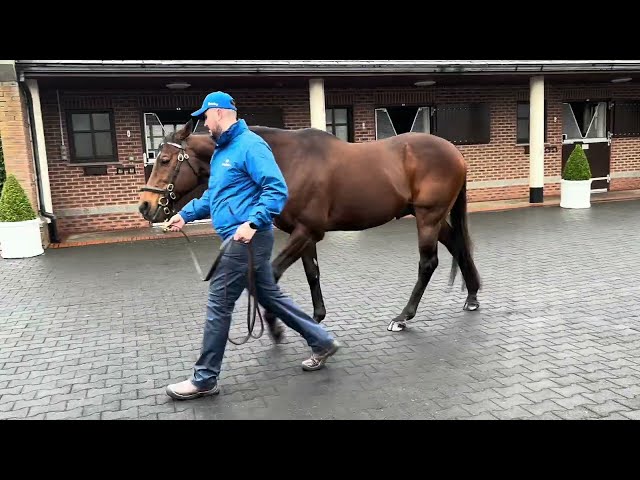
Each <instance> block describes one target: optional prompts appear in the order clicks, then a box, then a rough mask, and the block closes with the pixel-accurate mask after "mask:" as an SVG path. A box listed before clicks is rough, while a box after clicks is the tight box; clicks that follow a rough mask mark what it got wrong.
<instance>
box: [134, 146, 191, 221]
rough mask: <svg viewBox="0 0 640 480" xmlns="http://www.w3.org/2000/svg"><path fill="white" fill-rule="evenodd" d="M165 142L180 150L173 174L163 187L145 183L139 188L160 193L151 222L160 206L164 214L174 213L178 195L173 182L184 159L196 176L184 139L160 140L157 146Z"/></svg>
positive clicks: (142, 190) (143, 190) (160, 147)
mask: <svg viewBox="0 0 640 480" xmlns="http://www.w3.org/2000/svg"><path fill="white" fill-rule="evenodd" d="M165 143H166V144H167V145H171V146H172V147H176V148H177V149H179V150H180V152H179V153H178V163H177V164H176V168H175V169H174V170H173V174H172V175H171V178H170V179H169V183H168V184H167V186H166V187H165V188H156V187H148V186H146V185H145V186H144V187H142V188H140V191H141V192H152V193H159V194H161V196H160V197H159V198H158V208H157V209H156V213H155V214H154V215H153V219H152V222H153V221H155V219H156V216H157V215H158V212H160V207H162V209H163V211H164V213H165V214H166V215H171V214H172V213H175V209H174V203H175V201H176V200H178V196H177V195H176V192H175V191H174V189H175V185H174V182H175V181H176V179H177V178H178V174H179V173H180V167H181V166H182V164H183V162H184V161H185V160H186V163H187V165H189V168H190V169H191V171H192V172H193V174H194V175H195V176H196V178H197V177H198V174H197V173H196V170H195V169H194V168H193V165H191V163H190V162H189V154H188V153H187V152H186V150H187V144H186V143H185V142H184V141H182V144H180V145H179V144H177V143H174V142H162V143H161V144H160V145H159V146H158V148H159V149H162V146H163V145H164V144H165Z"/></svg>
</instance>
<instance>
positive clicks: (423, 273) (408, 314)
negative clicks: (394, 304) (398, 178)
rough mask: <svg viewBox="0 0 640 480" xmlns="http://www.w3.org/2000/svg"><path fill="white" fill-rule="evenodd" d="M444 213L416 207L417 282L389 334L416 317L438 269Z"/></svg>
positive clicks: (434, 209)
mask: <svg viewBox="0 0 640 480" xmlns="http://www.w3.org/2000/svg"><path fill="white" fill-rule="evenodd" d="M444 215H445V213H444V211H443V209H442V208H439V207H431V208H425V207H417V206H416V223H417V225H418V249H419V252H420V262H419V264H418V280H417V282H416V284H415V286H414V287H413V292H411V297H410V298H409V302H408V303H407V305H406V306H405V307H404V309H403V310H402V313H400V315H398V316H397V317H396V318H394V319H393V320H392V321H391V322H390V323H389V326H388V327H387V330H389V331H390V332H400V331H402V330H404V329H405V327H406V326H407V323H406V322H407V320H411V319H412V318H413V317H414V316H415V315H416V310H417V309H418V304H419V303H420V299H421V298H422V295H423V294H424V291H425V289H426V288H427V285H428V284H429V280H431V276H432V275H433V272H434V271H435V269H436V268H437V267H438V233H439V230H440V227H441V222H442V218H443V217H444Z"/></svg>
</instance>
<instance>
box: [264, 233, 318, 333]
mask: <svg viewBox="0 0 640 480" xmlns="http://www.w3.org/2000/svg"><path fill="white" fill-rule="evenodd" d="M311 242H312V240H311V238H310V237H309V235H308V234H307V232H306V229H305V228H303V227H301V226H298V227H296V228H295V229H294V230H293V232H291V235H290V236H289V239H288V240H287V244H286V245H285V246H284V248H283V249H282V251H281V252H280V253H279V254H278V256H277V257H276V258H275V259H274V260H273V262H271V269H272V270H273V277H274V279H275V281H276V283H278V282H279V281H280V278H281V277H282V275H283V274H284V272H285V271H286V270H287V268H289V267H290V266H291V265H293V264H294V263H295V262H296V261H297V260H298V259H299V258H300V257H301V255H302V252H303V251H304V250H305V249H306V248H307V247H308V245H309V244H310V243H311ZM264 319H265V321H266V322H267V328H268V332H269V335H271V338H273V340H274V341H275V342H276V343H280V342H281V341H282V335H283V334H284V328H283V326H282V324H281V323H280V322H278V321H277V317H276V316H275V314H273V313H272V312H270V311H268V310H266V309H265V312H264Z"/></svg>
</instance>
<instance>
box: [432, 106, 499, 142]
mask: <svg viewBox="0 0 640 480" xmlns="http://www.w3.org/2000/svg"><path fill="white" fill-rule="evenodd" d="M435 111H436V113H435V119H434V120H435V121H434V126H433V127H434V128H433V134H434V135H437V136H439V137H442V138H446V139H447V140H449V141H450V142H452V143H454V144H461V145H471V144H478V143H489V142H490V140H491V113H490V111H489V105H488V104H486V103H459V104H449V105H437V106H436V109H435Z"/></svg>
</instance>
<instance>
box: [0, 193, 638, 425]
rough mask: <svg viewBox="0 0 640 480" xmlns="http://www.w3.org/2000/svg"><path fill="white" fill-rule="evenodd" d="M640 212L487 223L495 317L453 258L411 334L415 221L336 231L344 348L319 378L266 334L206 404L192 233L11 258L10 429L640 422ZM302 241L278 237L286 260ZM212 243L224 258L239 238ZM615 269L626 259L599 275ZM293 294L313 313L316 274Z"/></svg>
mask: <svg viewBox="0 0 640 480" xmlns="http://www.w3.org/2000/svg"><path fill="white" fill-rule="evenodd" d="M639 206H640V202H639V201H628V202H611V203H602V204H593V205H592V208H591V209H589V210H586V211H577V210H576V211H573V210H568V209H561V208H532V209H522V210H513V211H504V212H487V213H474V214H471V215H469V222H470V227H469V228H470V232H471V236H472V239H473V242H474V255H475V259H476V263H477V266H478V270H479V272H480V274H481V276H482V279H483V289H482V290H481V291H480V294H479V300H480V302H481V309H480V310H479V311H477V312H464V311H462V305H463V303H464V300H465V293H464V292H461V291H460V289H459V287H460V276H458V279H457V280H456V284H455V285H454V286H453V288H452V287H450V286H449V285H448V275H449V267H450V265H451V256H450V255H449V254H448V252H447V251H446V249H445V248H444V247H443V246H442V245H439V247H438V258H439V267H438V269H437V270H436V271H435V273H434V275H433V277H432V280H431V282H430V284H429V286H428V288H427V290H426V291H425V295H424V297H423V300H422V302H421V303H420V306H419V308H418V311H417V314H416V316H415V318H414V319H413V320H412V321H411V322H410V323H409V325H408V328H407V329H406V330H405V331H404V332H401V333H391V332H388V331H387V330H386V326H387V324H388V322H389V321H390V320H391V319H392V318H393V317H395V316H396V315H397V314H398V313H400V311H401V310H402V308H403V307H404V306H405V304H406V302H407V300H408V298H409V295H410V293H411V290H412V289H413V286H414V284H415V281H416V279H417V263H418V260H419V255H418V250H417V244H416V239H417V234H416V228H415V222H414V221H413V220H409V219H402V220H398V221H395V222H392V223H389V224H387V225H384V226H382V227H379V228H376V229H371V230H368V231H366V232H357V233H354V232H330V233H328V234H327V235H326V237H325V239H324V240H323V241H322V242H321V243H320V244H318V253H319V257H318V261H319V266H320V271H321V282H322V291H323V294H324V300H325V305H326V308H327V318H326V319H325V321H324V322H323V324H324V325H325V326H326V327H327V328H328V329H329V330H330V331H331V332H333V333H334V334H335V335H336V337H337V338H339V339H341V340H342V341H343V343H344V348H343V349H342V350H341V351H340V352H339V353H338V355H336V356H335V357H333V358H332V359H331V360H330V361H329V363H328V364H327V367H326V368H325V369H324V370H323V371H320V372H312V373H309V372H303V371H302V369H301V368H300V361H301V360H302V359H303V358H306V357H307V355H308V353H309V349H308V346H307V345H306V344H305V342H304V340H302V339H301V338H300V337H299V336H297V334H296V333H295V332H293V331H292V330H289V329H288V330H287V332H286V341H285V342H284V343H283V344H281V345H277V346H274V345H273V344H272V342H271V340H270V339H269V337H268V335H266V334H265V335H263V336H262V337H261V338H259V339H257V340H252V341H250V342H249V343H247V344H245V345H242V346H236V345H229V347H228V348H227V354H226V357H225V361H224V364H223V370H222V377H221V379H220V382H221V386H222V393H221V395H219V396H217V397H213V398H206V399H198V400H195V401H193V402H174V401H173V400H171V399H170V398H168V397H167V396H166V395H165V393H164V388H165V386H166V384H167V383H170V382H174V381H180V380H183V379H185V378H188V376H189V375H190V374H191V369H192V366H193V362H194V361H195V359H196V358H197V355H198V352H199V349H200V342H201V338H202V322H203V318H204V316H203V313H204V302H205V299H206V292H207V285H205V284H204V283H203V282H200V283H198V282H197V281H196V280H197V277H195V272H194V269H193V265H192V263H191V259H190V257H189V253H188V250H186V248H185V245H184V239H183V238H174V239H159V240H154V241H144V242H133V243H122V244H112V245H95V246H86V247H82V248H67V249H49V250H47V252H46V253H45V255H43V256H40V257H36V258H32V259H28V260H26V259H25V260H22V259H16V260H12V261H11V262H8V261H6V262H2V261H0V284H1V285H3V286H5V285H9V288H2V289H0V302H2V304H3V306H4V305H6V307H4V308H3V309H2V312H3V313H0V327H1V328H0V419H5V418H6V419H20V418H33V419H66V418H71V419H129V418H131V419H134V418H139V419H150V420H156V419H189V420H193V419H199V418H211V419H237V418H242V419H244V418H247V419H252V418H259V419H267V418H286V419H290V418H294V419H308V418H312V419H343V418H344V419H349V418H356V419H378V418H387V419H392V418H393V419H395V418H416V419H422V418H424V419H436V418H437V419H439V418H450V419H492V418H498V419H509V418H517V419H520V418H522V419H533V420H539V419H582V418H589V419H591V418H593V419H616V418H618V419H620V418H624V419H638V418H640V416H639V412H640V400H638V398H640V329H639V328H638V327H637V325H638V324H639V320H640V315H639V314H637V313H636V312H638V311H640V309H638V307H639V306H640V297H638V295H637V287H636V285H638V282H639V281H640V255H638V253H639V251H638V245H640V217H639V216H638V215H637V213H636V212H637V211H638V207H639ZM612 238H614V239H615V241H612V240H611V239H612ZM585 239H588V242H585ZM285 241H286V236H285V235H284V234H282V232H279V231H276V248H275V251H274V255H275V254H276V252H278V251H280V250H281V248H282V247H283V246H284V243H285ZM192 246H193V248H194V249H195V252H196V254H197V255H198V257H199V258H201V259H210V258H211V257H212V255H213V253H214V252H215V251H216V249H217V247H218V246H219V240H218V239H217V238H216V237H215V236H210V237H196V238H193V239H192ZM596 257H600V258H607V259H608V260H607V268H606V269H603V270H602V271H598V274H597V275H595V276H594V270H593V258H596ZM168 270H170V271H171V282H172V283H171V288H170V289H165V290H164V291H163V294H162V298H161V299H159V297H158V281H157V279H158V278H163V277H162V275H164V274H166V272H167V271H168ZM96 272H100V277H99V281H96ZM43 279H46V281H44V280H43ZM280 284H281V286H282V288H283V290H284V291H285V292H287V293H288V294H289V295H291V297H292V298H293V299H294V301H296V302H297V303H299V304H300V305H301V306H302V307H303V308H304V309H306V310H307V311H309V312H310V311H311V307H312V305H311V298H310V294H309V288H308V285H307V281H306V276H305V273H304V269H303V268H302V265H301V263H300V262H298V263H296V264H294V265H293V266H292V267H291V268H290V269H289V270H288V271H287V272H286V273H285V274H284V276H283V277H282V279H281V281H280ZM26 292H29V294H28V295H27V294H26ZM634 307H635V308H634ZM245 309H246V295H243V297H242V298H241V300H240V301H239V303H238V305H237V309H236V311H235V312H234V315H235V317H234V319H235V322H234V324H233V326H232V329H231V335H232V336H233V337H234V338H239V337H241V336H242V335H243V334H244V333H245V331H246V323H245V322H244V321H243V319H242V315H243V314H244V312H245Z"/></svg>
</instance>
